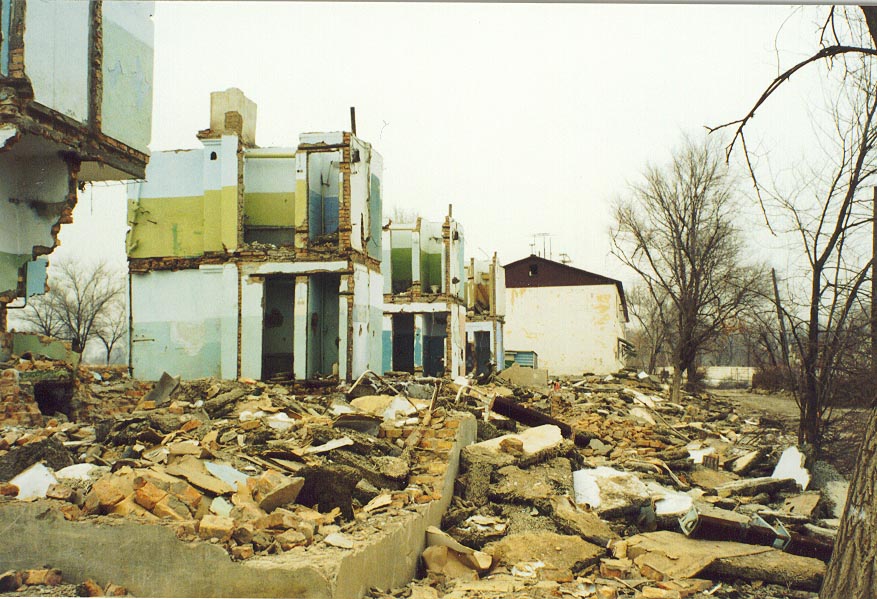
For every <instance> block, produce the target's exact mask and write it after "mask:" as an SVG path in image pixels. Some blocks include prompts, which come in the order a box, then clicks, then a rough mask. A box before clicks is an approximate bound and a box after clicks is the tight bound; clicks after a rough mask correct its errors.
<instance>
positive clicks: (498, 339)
mask: <svg viewBox="0 0 877 599" xmlns="http://www.w3.org/2000/svg"><path fill="white" fill-rule="evenodd" d="M477 332H486V333H488V334H489V335H490V355H491V360H493V363H494V364H496V365H497V366H498V368H499V369H500V370H502V365H503V363H504V359H505V356H504V352H503V335H502V334H503V326H502V323H500V322H499V321H497V320H477V321H473V320H468V319H467V320H466V343H467V345H468V344H469V343H474V342H475V333H477Z"/></svg>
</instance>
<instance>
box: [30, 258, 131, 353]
mask: <svg viewBox="0 0 877 599" xmlns="http://www.w3.org/2000/svg"><path fill="white" fill-rule="evenodd" d="M123 289H124V278H122V277H121V276H120V275H119V274H117V273H115V272H114V271H113V269H112V268H110V267H109V266H108V265H107V264H106V263H104V262H99V263H97V264H95V265H84V264H80V263H78V262H73V261H70V260H59V261H58V262H56V263H54V264H53V265H52V267H51V270H50V272H49V291H48V292H47V293H46V294H45V295H44V296H42V297H38V298H33V299H32V301H31V303H30V305H29V306H28V308H27V309H25V310H24V313H23V314H22V316H21V318H22V320H23V321H24V322H25V323H26V325H27V326H28V327H29V328H31V330H35V331H37V332H40V333H43V334H50V335H52V336H53V337H57V338H58V339H63V340H65V341H69V342H70V345H71V347H72V349H73V351H75V352H80V353H81V352H82V351H83V350H84V349H85V346H86V344H87V343H88V341H89V339H91V338H92V336H93V335H94V334H95V332H96V330H97V329H98V328H99V327H100V326H101V319H102V318H106V317H108V316H109V314H108V311H109V310H110V309H111V308H112V307H113V305H114V303H116V302H118V301H119V299H120V298H121V297H122V292H123Z"/></svg>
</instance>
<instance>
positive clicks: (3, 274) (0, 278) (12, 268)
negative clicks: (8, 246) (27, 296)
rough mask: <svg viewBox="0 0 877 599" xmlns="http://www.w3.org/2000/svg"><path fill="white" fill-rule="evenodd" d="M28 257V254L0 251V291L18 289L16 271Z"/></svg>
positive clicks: (26, 261) (28, 259)
mask: <svg viewBox="0 0 877 599" xmlns="http://www.w3.org/2000/svg"><path fill="white" fill-rule="evenodd" d="M30 259H31V256H30V254H7V253H6V252H0V293H3V292H6V291H15V290H16V289H18V271H19V269H20V268H21V267H22V266H23V265H24V264H26V263H28V262H30Z"/></svg>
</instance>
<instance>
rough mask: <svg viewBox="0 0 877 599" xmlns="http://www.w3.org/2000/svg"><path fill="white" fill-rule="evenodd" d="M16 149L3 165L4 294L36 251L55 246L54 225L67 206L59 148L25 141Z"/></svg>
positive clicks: (0, 256) (0, 270)
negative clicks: (39, 248)
mask: <svg viewBox="0 0 877 599" xmlns="http://www.w3.org/2000/svg"><path fill="white" fill-rule="evenodd" d="M15 149H16V151H15V152H14V153H12V152H11V153H9V154H7V155H4V157H3V160H0V293H4V292H11V291H14V290H15V289H16V288H17V287H18V277H19V269H21V267H22V266H24V265H25V264H27V263H28V262H30V261H31V260H32V259H33V248H34V246H38V245H41V246H46V247H52V246H53V245H54V240H53V239H52V226H53V225H54V224H55V223H56V222H57V221H58V219H59V217H60V215H61V213H62V211H63V210H64V208H65V207H66V205H67V204H66V200H67V193H68V184H69V175H68V169H67V164H66V163H65V162H64V161H63V160H62V159H61V158H60V157H59V156H58V154H57V147H56V146H54V145H52V144H49V143H48V142H44V141H42V140H40V139H38V138H34V137H26V138H24V139H22V140H21V141H20V142H19V143H18V144H17V145H16V146H15ZM52 150H54V152H53V151H52ZM37 158H39V160H37ZM34 181H39V182H40V184H39V185H34Z"/></svg>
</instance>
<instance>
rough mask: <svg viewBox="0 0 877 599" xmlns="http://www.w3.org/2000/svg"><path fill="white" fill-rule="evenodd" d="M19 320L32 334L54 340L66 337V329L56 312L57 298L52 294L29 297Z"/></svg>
mask: <svg viewBox="0 0 877 599" xmlns="http://www.w3.org/2000/svg"><path fill="white" fill-rule="evenodd" d="M19 320H20V321H21V322H22V323H24V326H25V327H26V328H27V329H28V330H30V331H33V332H34V333H39V334H40V335H45V336H46V337H54V338H56V339H62V338H64V337H65V336H66V328H65V327H64V323H63V321H62V320H61V317H60V314H59V312H58V301H57V297H56V296H55V294H53V293H46V294H44V295H35V296H33V297H31V298H30V299H29V301H28V305H27V309H26V310H24V311H23V312H22V313H21V314H20V315H19Z"/></svg>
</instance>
